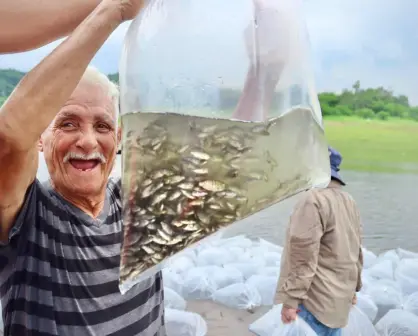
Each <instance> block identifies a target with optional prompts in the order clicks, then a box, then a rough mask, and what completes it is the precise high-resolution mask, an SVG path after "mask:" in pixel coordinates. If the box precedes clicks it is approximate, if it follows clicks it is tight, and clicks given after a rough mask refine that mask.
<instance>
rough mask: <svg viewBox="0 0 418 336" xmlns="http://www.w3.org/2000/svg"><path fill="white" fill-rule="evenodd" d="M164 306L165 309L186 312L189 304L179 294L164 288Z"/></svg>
mask: <svg viewBox="0 0 418 336" xmlns="http://www.w3.org/2000/svg"><path fill="white" fill-rule="evenodd" d="M164 306H165V308H172V309H177V310H185V309H186V307H187V302H186V301H185V300H184V299H183V298H182V297H181V296H180V294H179V293H176V292H175V291H174V290H172V289H170V288H168V287H164Z"/></svg>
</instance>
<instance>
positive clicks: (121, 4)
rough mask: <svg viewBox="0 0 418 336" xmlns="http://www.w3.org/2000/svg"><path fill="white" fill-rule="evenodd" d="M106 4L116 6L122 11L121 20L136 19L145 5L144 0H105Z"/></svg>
mask: <svg viewBox="0 0 418 336" xmlns="http://www.w3.org/2000/svg"><path fill="white" fill-rule="evenodd" d="M104 3H105V5H108V4H109V5H110V6H116V7H117V8H118V10H119V12H120V21H121V22H124V21H129V20H132V19H134V18H135V17H136V16H137V15H138V13H139V11H140V10H141V9H142V8H143V7H144V4H145V1H144V0H104Z"/></svg>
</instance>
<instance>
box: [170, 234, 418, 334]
mask: <svg viewBox="0 0 418 336" xmlns="http://www.w3.org/2000/svg"><path fill="white" fill-rule="evenodd" d="M281 253H282V247H280V246H277V245H274V244H272V243H270V242H267V241H266V240H263V239H259V240H256V241H254V240H251V239H249V238H247V237H246V236H244V235H240V236H236V237H232V238H222V237H220V236H218V237H215V238H213V239H211V240H205V241H204V242H203V243H200V244H198V245H196V246H195V247H194V248H189V249H186V250H184V251H183V252H181V253H179V254H177V255H176V256H174V257H172V258H171V259H170V260H169V261H168V262H167V264H166V265H165V268H164V269H163V278H164V290H165V304H166V327H167V332H168V336H204V335H205V334H206V333H207V328H208V327H207V325H206V323H205V321H204V319H203V318H202V317H201V316H200V315H198V314H196V313H193V312H188V311H185V309H186V306H187V301H189V300H212V301H214V302H217V303H219V304H221V305H225V306H227V307H230V308H235V309H243V310H248V311H254V310H256V308H258V307H261V306H272V305H273V298H274V293H275V290H276V286H277V281H278V277H279V272H280V261H281ZM363 254H364V270H363V274H362V280H363V288H362V290H361V292H360V293H358V294H357V297H358V303H357V305H356V306H354V307H353V308H352V310H351V312H350V317H349V323H348V325H347V326H346V327H345V328H344V330H343V336H378V335H379V336H418V253H413V252H409V251H406V250H403V249H396V250H390V251H387V252H385V253H382V254H381V255H379V256H376V255H375V254H373V253H372V252H371V251H368V250H367V249H363ZM280 309H281V306H280V305H278V306H274V307H273V308H272V309H271V310H270V311H269V312H268V313H267V314H265V315H264V316H262V317H261V318H260V319H259V320H257V321H256V322H254V323H253V324H252V325H250V326H249V329H250V330H251V331H252V332H254V333H255V334H256V335H259V336H291V335H306V336H313V335H315V333H314V332H313V331H312V330H310V329H309V327H308V326H307V325H306V324H304V322H303V321H300V320H299V321H297V323H294V324H293V325H287V326H283V325H282V324H281V322H280Z"/></svg>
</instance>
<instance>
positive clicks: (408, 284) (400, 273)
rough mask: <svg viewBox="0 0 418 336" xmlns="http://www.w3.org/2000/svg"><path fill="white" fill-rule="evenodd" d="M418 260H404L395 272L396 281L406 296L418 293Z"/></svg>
mask: <svg viewBox="0 0 418 336" xmlns="http://www.w3.org/2000/svg"><path fill="white" fill-rule="evenodd" d="M417 274H418V259H403V260H401V261H400V262H399V265H398V267H397V268H396V271H395V279H396V281H397V282H398V284H399V285H400V287H401V288H402V293H403V294H404V295H409V294H412V293H415V292H418V277H417Z"/></svg>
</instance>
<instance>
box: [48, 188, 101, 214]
mask: <svg viewBox="0 0 418 336" xmlns="http://www.w3.org/2000/svg"><path fill="white" fill-rule="evenodd" d="M51 186H52V188H53V189H54V190H55V191H56V192H57V193H58V194H60V195H61V197H62V198H64V199H65V200H66V201H67V202H69V203H71V204H72V205H74V206H75V207H77V208H79V209H80V210H82V211H83V212H85V213H86V214H87V215H89V216H90V217H92V218H97V217H98V216H99V215H100V213H101V211H102V210H103V206H104V203H105V199H106V188H104V190H103V192H101V193H100V194H97V195H89V196H85V195H80V194H78V195H74V194H73V193H71V192H69V191H67V190H64V189H60V188H57V187H56V186H55V185H54V184H53V183H52V181H51Z"/></svg>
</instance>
